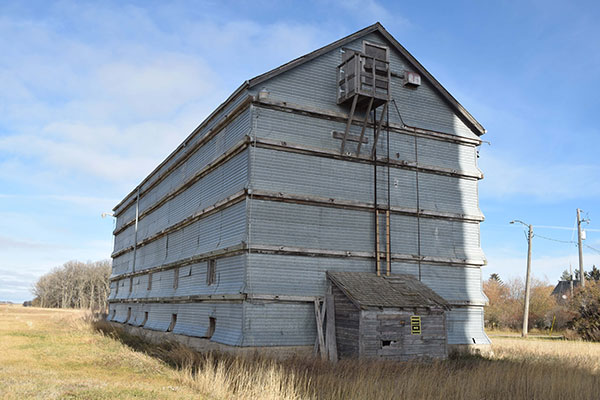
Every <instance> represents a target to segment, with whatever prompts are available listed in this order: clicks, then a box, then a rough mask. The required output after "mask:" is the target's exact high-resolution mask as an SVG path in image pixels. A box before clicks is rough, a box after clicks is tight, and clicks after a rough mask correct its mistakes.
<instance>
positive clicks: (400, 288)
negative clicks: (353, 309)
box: [327, 271, 450, 310]
mask: <svg viewBox="0 0 600 400" xmlns="http://www.w3.org/2000/svg"><path fill="white" fill-rule="evenodd" d="M327 277H328V278H329V279H330V280H331V282H333V284H334V285H335V286H337V287H338V288H339V289H340V290H341V291H342V292H344V294H345V295H346V296H347V297H348V298H349V299H350V300H351V301H352V302H353V303H354V304H355V305H356V306H357V307H359V308H360V309H363V310H364V309H369V308H373V307H392V308H415V307H426V308H443V309H446V310H449V309H450V304H449V303H448V302H447V301H446V300H444V299H443V298H442V297H441V296H440V295H438V294H437V293H435V292H434V291H433V290H431V289H430V288H429V287H427V286H426V285H425V284H423V283H422V282H420V281H419V280H417V279H415V277H413V276H412V275H400V274H395V275H391V276H377V275H375V274H374V273H369V272H340V271H336V272H333V271H328V272H327Z"/></svg>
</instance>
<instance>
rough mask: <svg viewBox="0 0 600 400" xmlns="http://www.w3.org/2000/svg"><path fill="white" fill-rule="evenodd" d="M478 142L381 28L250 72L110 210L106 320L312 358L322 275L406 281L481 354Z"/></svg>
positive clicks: (452, 102)
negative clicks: (301, 351) (299, 350)
mask: <svg viewBox="0 0 600 400" xmlns="http://www.w3.org/2000/svg"><path fill="white" fill-rule="evenodd" d="M198 40H204V39H203V38H198ZM256 56H257V57H259V56H260V54H257V55H256ZM456 79H458V77H456ZM484 133H485V129H484V128H483V126H481V124H479V122H478V121H477V120H475V118H474V117H473V116H472V115H471V114H470V113H469V112H468V111H467V110H466V109H465V108H464V107H463V106H462V105H461V104H460V103H459V102H458V101H457V100H456V99H455V98H454V97H453V96H452V95H451V94H450V93H449V92H448V91H447V90H446V89H445V88H444V87H443V86H442V85H441V84H440V82H438V81H437V80H436V79H435V78H434V77H433V76H432V75H431V74H430V73H429V72H428V71H427V70H426V69H425V68H424V67H423V65H422V64H421V63H419V62H418V61H417V60H416V59H415V58H414V57H413V56H412V55H411V54H410V53H409V52H408V51H407V50H406V49H405V48H404V47H403V46H402V45H401V44H400V43H399V42H398V41H397V40H396V39H395V38H394V37H392V35H390V33H388V32H387V31H386V30H385V29H384V28H383V26H381V25H380V24H379V23H377V24H374V25H372V26H369V27H367V28H365V29H362V30H361V31H358V32H356V33H354V34H352V35H350V36H347V37H345V38H342V39H340V40H338V41H336V42H333V43H331V44H328V45H327V46H325V47H323V48H321V49H318V50H315V51H313V52H311V53H309V54H306V55H304V56H302V57H299V58H297V59H295V60H293V61H290V62H289V63H286V64H284V65H282V66H280V67H278V68H276V69H274V70H272V71H269V72H266V73H264V74H262V75H260V76H257V77H255V78H253V79H250V80H248V81H246V82H245V83H244V84H242V85H241V86H240V87H239V88H238V89H237V90H236V91H235V92H234V93H233V94H232V95H231V96H230V97H229V98H228V99H227V100H226V101H225V102H224V103H223V104H222V105H221V106H219V107H218V108H217V109H216V110H215V111H214V112H213V113H212V114H211V115H210V116H208V118H207V119H206V120H205V121H204V122H202V123H201V124H200V126H199V127H198V128H196V129H195V130H194V131H193V132H192V133H191V134H190V136H189V137H188V138H187V139H185V141H184V142H183V143H182V144H181V145H179V146H178V147H177V148H176V149H175V150H174V151H173V153H171V155H170V156H168V157H167V159H166V160H164V161H163V162H162V163H161V164H160V165H158V166H157V167H156V169H155V170H154V171H153V172H152V173H150V175H148V177H147V178H145V179H144V180H143V181H142V182H141V183H140V184H139V185H138V186H137V187H136V188H134V189H133V190H132V191H131V193H129V194H128V195H127V196H125V198H124V199H123V200H122V201H121V202H120V203H119V204H118V205H117V206H116V207H115V208H114V215H115V217H116V228H115V230H114V251H113V254H112V258H113V267H112V276H111V283H110V287H111V292H110V298H109V302H110V313H109V319H110V320H111V321H114V322H117V323H122V324H128V325H132V326H135V327H140V328H142V329H143V330H151V331H162V332H171V333H172V334H179V335H184V336H186V337H196V338H204V341H205V342H206V341H208V342H210V344H211V345H213V344H215V345H216V344H218V345H219V346H223V347H224V348H225V347H227V348H228V349H233V350H235V351H237V350H240V348H252V347H271V348H274V347H286V348H290V347H304V348H306V349H312V348H313V346H314V344H315V341H316V339H317V331H318V324H317V320H316V317H317V314H318V312H317V311H316V310H315V302H318V301H320V299H322V298H323V297H324V296H326V290H327V287H328V280H327V272H331V273H335V272H348V273H349V272H356V273H365V274H370V275H371V276H373V277H376V276H386V279H388V278H387V276H388V275H391V276H392V277H393V276H394V275H410V276H413V277H414V280H415V281H416V282H418V284H415V285H414V287H415V288H420V290H422V292H423V293H425V292H427V293H430V294H431V292H435V293H436V294H437V296H439V297H441V298H443V299H444V301H445V302H447V303H448V304H449V305H450V307H451V309H450V310H445V309H444V310H443V316H444V318H445V321H444V324H445V325H444V326H445V328H444V329H445V332H444V333H443V335H442V336H440V338H438V339H439V340H442V341H443V340H446V339H445V338H447V343H448V346H449V347H466V346H472V345H487V344H489V343H490V341H489V339H488V337H487V336H486V334H485V332H484V330H483V309H484V305H485V303H486V301H487V299H486V297H485V294H484V293H483V291H482V282H481V267H482V266H483V265H485V264H486V260H485V256H484V254H483V251H482V249H481V244H480V232H479V224H480V223H481V222H482V221H483V219H484V216H483V214H482V212H481V210H480V209H479V203H478V182H479V180H480V179H482V178H483V174H482V172H481V171H480V170H479V167H478V166H477V159H478V146H479V145H480V144H481V143H482V140H481V138H480V136H481V135H483V134H484ZM167 134H169V132H165V135H167ZM331 276H336V275H335V274H334V275H331ZM361 276H362V275H361ZM381 279H383V278H381ZM383 282H388V281H383ZM411 282H412V281H411ZM352 293H353V291H349V294H350V295H352ZM358 306H359V307H362V306H361V303H360V302H359V304H358ZM382 306H384V304H382ZM393 306H394V307H395V308H397V309H398V311H397V312H398V313H402V312H405V311H400V310H404V308H403V307H404V306H405V305H404V304H401V303H398V304H394V305H393ZM394 307H392V308H394ZM384 308H385V307H384ZM417 308H418V309H419V310H422V311H423V312H424V314H418V315H415V316H421V317H422V320H421V321H422V323H423V337H425V336H427V337H429V335H430V332H429V328H428V325H427V324H428V322H427V321H428V319H430V318H433V320H436V319H437V321H438V322H435V324H434V325H435V326H439V324H438V323H441V320H439V318H441V316H442V314H436V312H437V311H435V310H434V309H435V307H434V309H432V308H431V307H429V306H427V304H421V305H419V306H418V307H417ZM361 310H362V308H361ZM434 311H435V312H434ZM363 312H364V311H363ZM411 312H413V314H414V310H413V311H411ZM419 312H420V311H419ZM328 315H329V314H328ZM407 326H408V325H406V326H405V328H406V327H407ZM436 329H437V328H436ZM432 332H433V331H432ZM435 332H437V333H435V335H438V334H440V332H439V331H435ZM399 333H400V334H401V335H405V333H403V331H402V332H399ZM165 335H167V334H166V333H165ZM405 338H406V337H405ZM412 339H415V337H412ZM438 339H435V340H438ZM406 340H407V341H409V339H406ZM432 340H433V339H432ZM387 341H388V339H384V338H383V337H382V338H379V339H377V343H378V345H379V346H382V349H380V350H383V347H389V348H387V349H386V352H389V353H390V354H391V353H393V352H394V351H395V349H394V348H393V347H394V345H392V342H394V341H395V340H391V339H390V340H389V341H390V343H389V346H387V344H388V343H387ZM413 341H414V340H413ZM439 343H441V342H439ZM438 350H439V349H438ZM438 350H435V351H433V352H434V353H435V354H437V353H436V352H437V351H438ZM440 351H442V352H443V349H441V350H440ZM399 354H400V353H399Z"/></svg>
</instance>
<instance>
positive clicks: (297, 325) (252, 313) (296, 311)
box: [242, 302, 317, 346]
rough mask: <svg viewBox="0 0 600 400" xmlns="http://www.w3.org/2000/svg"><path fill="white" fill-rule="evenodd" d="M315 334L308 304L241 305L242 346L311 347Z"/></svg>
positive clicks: (313, 321) (312, 315)
mask: <svg viewBox="0 0 600 400" xmlns="http://www.w3.org/2000/svg"><path fill="white" fill-rule="evenodd" d="M316 332H317V328H316V325H315V308H314V305H313V304H312V303H273V302H244V339H243V342H242V345H243V346H303V345H313V344H314V343H315V337H316V336H317V334H316Z"/></svg>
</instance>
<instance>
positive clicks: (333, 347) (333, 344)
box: [325, 294, 338, 362]
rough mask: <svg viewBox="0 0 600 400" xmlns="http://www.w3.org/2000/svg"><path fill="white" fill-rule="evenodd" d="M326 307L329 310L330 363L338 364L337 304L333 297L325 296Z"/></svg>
mask: <svg viewBox="0 0 600 400" xmlns="http://www.w3.org/2000/svg"><path fill="white" fill-rule="evenodd" d="M325 305H326V307H327V308H326V309H327V330H326V343H325V344H326V347H327V355H328V356H329V361H332V362H337V360H338V355H337V338H336V335H335V304H334V302H333V295H332V294H326V295H325Z"/></svg>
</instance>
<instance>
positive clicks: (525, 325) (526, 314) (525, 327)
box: [510, 219, 533, 337]
mask: <svg viewBox="0 0 600 400" xmlns="http://www.w3.org/2000/svg"><path fill="white" fill-rule="evenodd" d="M515 222H518V223H520V224H522V225H525V226H526V227H528V228H529V234H528V235H527V275H526V276H525V304H524V305H523V332H521V336H522V337H527V331H528V324H529V289H530V286H531V239H533V226H532V225H527V224H526V223H525V222H523V221H519V220H518V219H517V220H514V221H510V223H511V224H514V223H515Z"/></svg>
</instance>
